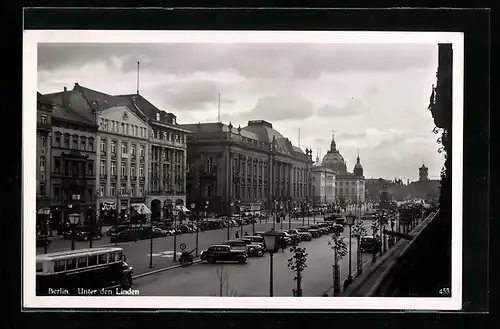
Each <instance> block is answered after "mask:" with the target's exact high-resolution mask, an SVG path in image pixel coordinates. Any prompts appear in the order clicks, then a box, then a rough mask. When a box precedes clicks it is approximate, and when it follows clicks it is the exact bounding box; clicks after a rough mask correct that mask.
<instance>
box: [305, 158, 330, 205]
mask: <svg viewBox="0 0 500 329" xmlns="http://www.w3.org/2000/svg"><path fill="white" fill-rule="evenodd" d="M311 176H312V185H313V195H312V204H313V207H318V206H328V205H331V204H333V203H334V202H335V172H334V171H333V169H330V168H325V167H323V166H322V165H321V163H320V162H319V157H316V163H314V165H313V166H312V168H311Z"/></svg>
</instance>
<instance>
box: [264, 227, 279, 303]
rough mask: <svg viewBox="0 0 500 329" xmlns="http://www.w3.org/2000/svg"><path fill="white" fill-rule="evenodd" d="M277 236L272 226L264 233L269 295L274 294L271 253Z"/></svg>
mask: <svg viewBox="0 0 500 329" xmlns="http://www.w3.org/2000/svg"><path fill="white" fill-rule="evenodd" d="M278 236H279V234H278V232H276V231H275V230H274V228H273V229H271V230H270V231H267V232H265V233H264V243H265V245H266V249H267V251H268V252H269V297H273V294H274V287H273V284H274V282H273V281H274V277H273V254H274V251H275V247H276V240H277V238H278Z"/></svg>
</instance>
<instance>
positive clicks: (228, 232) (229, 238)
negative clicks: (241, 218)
mask: <svg viewBox="0 0 500 329" xmlns="http://www.w3.org/2000/svg"><path fill="white" fill-rule="evenodd" d="M229 205H230V207H231V208H232V207H234V202H231V203H230V204H229ZM231 219H233V218H232V217H231V211H229V220H231ZM230 234H231V228H230V226H229V222H228V223H227V240H228V241H229V240H231V235H230Z"/></svg>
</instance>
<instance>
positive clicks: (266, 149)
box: [182, 120, 312, 213]
mask: <svg viewBox="0 0 500 329" xmlns="http://www.w3.org/2000/svg"><path fill="white" fill-rule="evenodd" d="M182 127H183V128H185V129H187V130H189V131H190V132H191V133H190V134H189V135H188V153H187V154H188V156H187V160H188V174H187V187H188V196H187V198H188V203H189V204H191V203H193V204H194V205H195V208H196V209H197V210H199V211H205V210H206V211H212V212H219V213H234V212H235V211H237V210H238V209H239V208H240V207H243V208H246V209H268V210H271V209H285V208H288V209H291V208H293V207H298V206H299V205H304V204H306V203H310V202H311V196H312V183H311V176H310V170H311V166H312V161H311V153H312V152H311V151H309V150H307V149H306V152H304V151H302V150H301V149H300V148H298V147H296V146H293V145H292V143H291V142H290V141H289V140H288V138H285V137H283V136H282V135H281V134H280V133H279V132H278V131H276V130H274V129H273V126H272V124H271V123H269V122H267V121H264V120H255V121H249V122H248V125H247V126H246V127H244V128H241V127H238V128H235V127H233V126H232V124H231V123H229V125H225V124H222V123H204V124H200V123H199V124H188V125H182Z"/></svg>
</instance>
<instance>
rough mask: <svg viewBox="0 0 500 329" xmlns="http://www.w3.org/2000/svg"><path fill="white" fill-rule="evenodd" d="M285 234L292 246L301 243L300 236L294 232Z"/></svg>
mask: <svg viewBox="0 0 500 329" xmlns="http://www.w3.org/2000/svg"><path fill="white" fill-rule="evenodd" d="M285 232H286V233H288V234H289V235H290V238H291V239H292V243H293V244H296V243H299V242H300V241H301V238H300V234H299V233H298V232H297V231H296V230H287V231H285Z"/></svg>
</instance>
